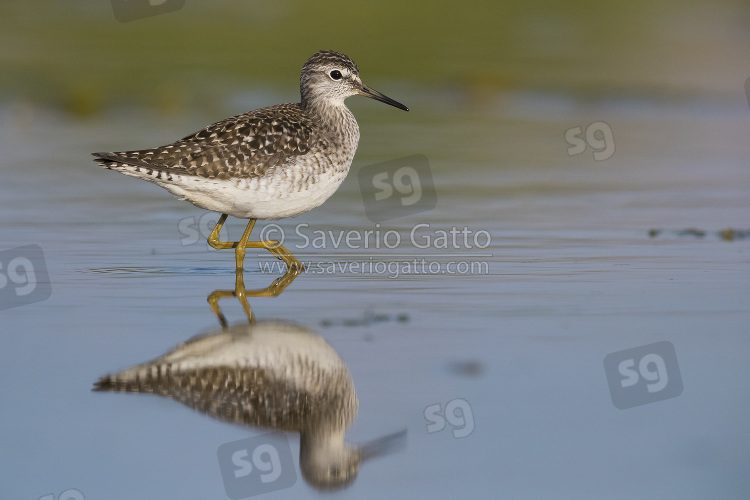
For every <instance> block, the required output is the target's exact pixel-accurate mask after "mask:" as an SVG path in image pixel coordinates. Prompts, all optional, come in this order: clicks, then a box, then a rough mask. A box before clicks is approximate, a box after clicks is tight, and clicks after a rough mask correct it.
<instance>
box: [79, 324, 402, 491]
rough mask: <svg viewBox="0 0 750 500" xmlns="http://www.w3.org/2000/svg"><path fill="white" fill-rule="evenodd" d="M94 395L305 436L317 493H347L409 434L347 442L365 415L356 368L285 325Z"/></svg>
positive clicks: (185, 354) (253, 329)
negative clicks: (167, 401)
mask: <svg viewBox="0 0 750 500" xmlns="http://www.w3.org/2000/svg"><path fill="white" fill-rule="evenodd" d="M94 390H96V391H119V392H143V393H152V394H158V395H160V396H166V397H170V398H172V399H174V400H176V401H179V402H181V403H183V404H185V405H187V406H189V407H190V408H193V409H195V410H198V411H200V412H203V413H206V414H208V415H210V416H212V417H214V418H218V419H221V420H224V421H227V422H233V423H238V424H243V425H252V426H258V427H267V428H272V429H277V430H284V431H296V432H299V433H300V469H301V470H302V474H303V476H304V477H305V479H306V480H307V482H308V483H310V484H311V485H313V486H315V487H318V488H335V487H342V486H347V485H348V484H350V483H351V481H353V480H354V478H355V477H356V475H357V472H358V469H359V464H360V462H361V461H362V460H363V459H365V458H367V457H369V456H375V455H378V454H382V453H383V452H385V451H388V449H389V448H390V445H392V444H393V443H396V442H397V441H398V440H397V439H396V438H403V437H404V434H405V432H402V433H398V434H397V435H391V436H387V437H384V438H381V439H378V440H375V441H373V442H371V443H369V444H367V445H363V446H350V445H348V444H347V443H345V441H344V434H345V432H346V430H347V428H349V426H351V424H352V422H353V421H354V417H355V416H356V414H357V408H358V402H357V395H356V393H355V390H354V382H353V381H352V377H351V374H350V373H349V369H348V368H347V366H346V364H345V363H344V362H343V360H342V359H341V358H340V357H339V355H338V353H336V351H335V350H334V349H333V348H332V347H331V346H330V345H329V344H328V343H327V342H326V341H325V340H324V339H323V338H322V337H321V336H319V335H317V334H316V333H314V332H313V331H311V330H309V329H307V328H305V327H302V326H300V325H296V324H293V323H286V322H280V321H258V322H257V323H255V324H252V325H237V326H233V327H230V328H228V329H226V330H224V331H221V332H216V333H211V334H207V335H201V336H198V337H195V338H193V339H191V340H189V341H187V342H185V343H184V344H180V345H178V346H177V347H175V348H174V349H173V350H172V351H170V352H169V353H167V354H165V355H164V356H161V357H159V358H157V359H155V360H153V361H150V362H148V363H143V364H140V365H137V366H134V367H132V368H128V369H126V370H123V371H121V372H119V373H115V374H113V375H108V376H105V377H102V378H101V379H99V381H98V382H97V383H96V384H95V388H94Z"/></svg>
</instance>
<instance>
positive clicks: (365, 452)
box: [359, 103, 406, 460]
mask: <svg viewBox="0 0 750 500" xmlns="http://www.w3.org/2000/svg"><path fill="white" fill-rule="evenodd" d="M389 104H390V103H389ZM405 448H406V429H404V430H402V431H399V432H394V433H393V434H388V435H387V436H383V437H381V438H377V439H373V440H372V441H370V442H369V443H365V444H363V445H362V446H360V448H359V450H360V453H361V456H362V460H369V459H371V458H377V457H382V456H385V455H389V454H391V453H393V452H395V451H399V450H403V449H405Z"/></svg>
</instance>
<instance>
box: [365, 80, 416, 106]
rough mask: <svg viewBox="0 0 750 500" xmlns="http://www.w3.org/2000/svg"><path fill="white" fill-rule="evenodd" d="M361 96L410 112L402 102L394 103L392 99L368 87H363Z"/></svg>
mask: <svg viewBox="0 0 750 500" xmlns="http://www.w3.org/2000/svg"><path fill="white" fill-rule="evenodd" d="M361 95H363V96H367V97H369V98H371V99H375V100H376V101H380V102H384V103H386V104H390V105H391V106H395V107H397V108H398V109H403V110H404V111H409V108H407V107H406V106H404V105H403V104H401V103H400V102H398V101H394V100H393V99H391V98H390V97H388V96H386V95H383V94H381V93H380V92H378V91H377V90H374V89H371V88H370V87H368V86H367V85H362V91H361Z"/></svg>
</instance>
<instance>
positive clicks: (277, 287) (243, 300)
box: [206, 268, 302, 328]
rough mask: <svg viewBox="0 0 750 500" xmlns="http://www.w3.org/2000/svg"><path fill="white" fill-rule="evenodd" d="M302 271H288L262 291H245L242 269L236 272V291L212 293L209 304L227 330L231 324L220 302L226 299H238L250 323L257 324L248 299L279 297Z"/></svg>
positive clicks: (295, 269)
mask: <svg viewBox="0 0 750 500" xmlns="http://www.w3.org/2000/svg"><path fill="white" fill-rule="evenodd" d="M301 272H302V270H301V269H300V268H290V269H287V271H286V273H285V274H284V276H282V277H281V278H277V279H276V280H274V282H273V283H271V284H270V285H269V286H268V287H266V288H262V289H260V290H249V291H248V290H246V289H245V281H244V278H243V273H242V269H237V270H236V271H235V278H234V290H215V291H213V292H211V293H210V294H209V295H208V297H207V299H206V300H208V303H209V304H210V305H211V310H212V311H213V312H214V314H216V317H217V318H219V323H221V326H222V328H226V327H227V326H228V325H229V324H228V323H227V319H226V317H225V316H224V313H223V312H221V308H220V307H219V301H220V300H221V299H223V298H226V297H237V300H239V301H240V304H242V309H244V310H245V315H246V316H247V321H248V323H250V324H252V323H254V322H255V318H254V317H253V310H252V309H251V308H250V304H248V302H247V298H248V297H276V296H277V295H279V294H281V292H283V291H284V289H285V288H286V287H288V286H289V285H290V284H291V283H292V281H294V279H295V278H296V277H297V276H299V275H300V273H301Z"/></svg>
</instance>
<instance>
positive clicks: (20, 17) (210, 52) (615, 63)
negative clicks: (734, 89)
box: [0, 0, 750, 116]
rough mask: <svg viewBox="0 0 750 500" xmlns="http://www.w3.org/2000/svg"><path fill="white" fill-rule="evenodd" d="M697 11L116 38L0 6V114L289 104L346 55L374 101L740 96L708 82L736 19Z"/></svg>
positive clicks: (254, 7)
mask: <svg viewBox="0 0 750 500" xmlns="http://www.w3.org/2000/svg"><path fill="white" fill-rule="evenodd" d="M705 4H706V5H697V4H696V3H691V5H685V2H682V3H681V2H679V1H677V0H631V1H629V2H598V1H588V0H552V1H541V0H531V1H528V0H504V1H502V2H495V1H481V2H456V1H452V0H451V1H448V0H433V1H431V2H403V1H399V2H397V1H393V0H379V1H378V2H351V1H346V2H345V1H341V0H317V1H314V2H313V1H309V0H308V1H304V0H296V1H292V0H273V1H259V0H233V1H229V0H211V1H210V2H209V1H200V0H186V4H185V7H184V8H183V9H181V10H179V11H176V12H171V13H166V14H162V15H159V16H154V17H150V18H145V19H141V20H136V21H132V22H128V23H120V22H118V21H117V20H115V18H114V15H113V11H112V5H111V3H110V2H109V1H107V0H65V1H59V0H56V1H52V0H33V1H30V0H3V1H2V3H0V103H3V102H5V103H7V102H12V101H20V102H26V103H31V104H33V105H40V106H49V107H55V108H59V109H64V110H67V111H69V112H71V113H73V114H75V115H79V116H87V115H94V114H97V113H98V112H100V111H102V110H103V109H105V108H107V107H110V106H118V105H123V106H133V105H138V106H148V107H155V108H157V109H160V110H164V111H170V110H181V109H185V108H189V107H192V106H195V105H197V103H200V105H201V106H212V105H213V104H214V100H215V99H216V96H217V95H222V94H225V93H227V92H236V91H242V90H243V89H247V88H248V87H249V86H252V85H258V86H265V87H276V88H279V89H280V91H283V92H284V93H286V92H296V87H297V81H298V78H299V70H300V68H301V66H302V64H303V63H304V61H305V60H306V59H307V57H309V56H310V55H311V54H312V53H314V52H315V51H317V50H320V49H323V48H331V49H334V50H339V51H342V52H345V53H347V54H349V55H351V56H352V57H353V58H354V59H355V61H357V62H358V64H359V65H360V69H361V70H362V73H363V77H364V80H365V81H366V82H370V84H371V85H373V86H374V87H375V88H378V87H379V86H378V85H377V83H372V82H373V81H376V82H383V81H390V82H394V81H395V82H401V83H402V84H404V85H407V86H409V85H411V86H413V87H414V88H428V89H429V88H442V89H446V88H447V89H452V88H458V89H461V91H462V92H466V93H468V94H470V95H472V96H475V97H477V98H478V99H481V98H482V96H483V95H485V94H491V93H494V92H497V91H498V89H499V90H504V89H531V90H541V91H551V92H577V93H581V94H584V95H596V94H598V93H603V92H607V93H620V94H624V95H627V94H632V93H634V92H635V93H638V92H656V93H661V94H670V93H672V94H674V93H676V94H681V93H684V94H686V95H689V94H690V93H691V92H695V91H703V90H706V89H713V90H718V91H722V90H726V89H727V88H730V87H731V86H732V85H735V84H737V85H741V82H742V81H743V80H744V77H741V74H742V71H744V69H739V68H738V69H737V71H738V75H739V76H738V81H739V83H737V82H724V83H723V84H717V82H715V81H712V80H711V78H710V75H711V72H712V71H713V72H715V71H718V70H719V69H722V70H725V69H726V68H723V67H722V64H723V59H722V57H721V54H722V53H724V54H726V53H727V51H737V52H739V51H741V50H743V49H744V48H746V47H748V46H750V45H748V41H750V38H749V36H750V35H748V32H749V30H748V29H747V26H748V19H750V14H749V12H750V10H749V9H748V6H747V2H743V1H736V0H719V1H715V2H705ZM727 23H728V24H727ZM727 25H729V26H730V27H732V29H730V30H727V29H726V26H727ZM731 59H734V60H736V57H734V56H733V58H729V57H727V58H726V60H731Z"/></svg>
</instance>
